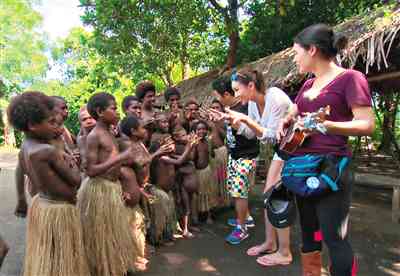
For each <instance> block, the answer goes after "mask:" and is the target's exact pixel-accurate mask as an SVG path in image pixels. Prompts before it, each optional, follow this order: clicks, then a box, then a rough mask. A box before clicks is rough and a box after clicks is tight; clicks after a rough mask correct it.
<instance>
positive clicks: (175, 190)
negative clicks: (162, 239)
mask: <svg viewBox="0 0 400 276" xmlns="http://www.w3.org/2000/svg"><path fill="white" fill-rule="evenodd" d="M155 123H156V132H155V133H153V136H152V142H151V146H150V151H151V152H154V151H156V150H157V149H158V148H159V147H160V146H161V145H162V144H164V143H169V142H170V141H171V135H170V134H169V129H170V127H169V123H168V115H167V114H166V113H160V114H157V115H156V120H155ZM193 147H194V143H187V144H186V146H185V148H184V151H183V152H181V154H180V155H178V154H176V152H175V151H173V152H171V153H170V154H169V155H163V156H161V157H160V158H156V159H155V160H153V162H152V166H151V168H152V169H151V178H152V182H153V183H157V186H158V187H160V188H161V189H163V190H164V191H165V192H166V193H168V194H169V195H170V197H171V196H172V197H175V198H173V201H174V205H175V202H176V199H180V198H182V196H181V194H180V193H181V191H180V185H178V183H177V173H176V167H178V166H181V165H182V164H183V163H185V162H186V161H187V160H188V159H189V157H190V154H191V152H192V148H193ZM171 192H172V193H171ZM174 209H176V206H174ZM187 235H188V234H187V232H185V236H187Z"/></svg>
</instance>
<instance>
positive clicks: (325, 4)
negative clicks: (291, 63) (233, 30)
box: [239, 0, 383, 63]
mask: <svg viewBox="0 0 400 276" xmlns="http://www.w3.org/2000/svg"><path fill="white" fill-rule="evenodd" d="M279 2H280V3H281V4H280V5H277V2H271V1H266V0H255V1H252V3H251V4H249V5H248V6H247V9H246V14H247V16H248V20H247V22H246V23H245V25H244V26H245V29H244V31H243V33H242V43H241V47H240V50H239V59H240V61H241V63H246V62H250V61H254V60H257V59H259V58H262V57H265V56H267V55H270V54H272V53H276V52H279V51H281V50H283V49H285V48H287V47H290V46H291V45H292V43H293V38H294V37H295V35H296V34H297V33H299V32H300V31H301V30H302V29H304V28H305V27H307V26H309V25H312V24H315V23H326V24H329V25H336V24H338V23H340V22H342V21H343V20H344V19H346V18H348V17H351V16H354V15H358V14H360V13H365V12H368V11H370V10H371V9H372V8H373V7H377V6H380V5H382V4H383V2H382V1H381V0H359V1H350V0H341V1H331V0H291V1H279Z"/></svg>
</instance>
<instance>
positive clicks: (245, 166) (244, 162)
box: [227, 155, 256, 199]
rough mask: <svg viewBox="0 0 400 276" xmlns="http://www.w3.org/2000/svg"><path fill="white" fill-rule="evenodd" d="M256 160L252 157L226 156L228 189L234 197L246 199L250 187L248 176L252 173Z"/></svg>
mask: <svg viewBox="0 0 400 276" xmlns="http://www.w3.org/2000/svg"><path fill="white" fill-rule="evenodd" d="M255 168H256V161H255V160H254V159H243V158H239V159H237V160H235V159H233V158H232V157H231V156H230V155H229V157H228V175H227V186H228V191H229V193H230V194H231V196H232V197H234V198H243V199H247V198H248V196H249V189H250V183H251V181H250V177H251V176H253V175H254V171H255Z"/></svg>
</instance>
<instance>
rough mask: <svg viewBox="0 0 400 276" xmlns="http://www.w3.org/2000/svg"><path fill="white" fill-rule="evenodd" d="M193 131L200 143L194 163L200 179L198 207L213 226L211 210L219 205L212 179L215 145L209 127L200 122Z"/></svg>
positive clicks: (196, 147) (195, 149)
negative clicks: (211, 163) (211, 164)
mask: <svg viewBox="0 0 400 276" xmlns="http://www.w3.org/2000/svg"><path fill="white" fill-rule="evenodd" d="M192 130H193V131H194V132H195V133H196V135H197V137H199V142H198V144H197V145H196V146H195V148H194V163H195V166H196V170H197V175H198V179H199V192H198V196H197V206H198V211H199V213H204V214H206V217H207V223H208V224H212V223H213V221H212V218H211V212H210V211H211V209H212V208H214V207H216V205H217V202H216V201H217V189H216V183H215V180H214V179H213V177H212V169H211V166H210V161H211V153H212V150H213V145H212V142H211V141H210V139H209V138H208V134H209V130H210V129H209V126H208V124H207V123H206V122H205V121H203V120H199V121H197V122H196V123H194V124H193V126H192Z"/></svg>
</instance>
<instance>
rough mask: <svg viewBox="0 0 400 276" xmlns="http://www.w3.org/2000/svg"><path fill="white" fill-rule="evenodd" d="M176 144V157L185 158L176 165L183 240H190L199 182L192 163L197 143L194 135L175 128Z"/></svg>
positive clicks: (173, 134)
mask: <svg viewBox="0 0 400 276" xmlns="http://www.w3.org/2000/svg"><path fill="white" fill-rule="evenodd" d="M172 138H173V139H174V141H175V143H176V154H177V155H176V157H177V158H178V157H179V156H184V155H186V156H185V159H184V160H183V162H182V163H181V165H179V164H177V172H178V173H177V182H178V191H179V194H178V196H180V198H178V201H179V199H181V204H177V206H179V205H182V206H180V207H182V209H183V210H182V211H183V214H182V228H183V236H184V237H185V238H192V237H194V235H193V234H192V233H191V232H190V231H189V218H190V215H191V212H192V199H193V195H194V194H196V193H197V191H198V188H199V181H198V178H197V175H196V168H195V166H194V163H193V158H194V157H193V147H194V146H195V145H196V144H197V143H198V137H197V136H196V135H187V134H186V131H185V129H183V128H176V129H175V130H174V132H173V133H172ZM187 151H189V152H187Z"/></svg>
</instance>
